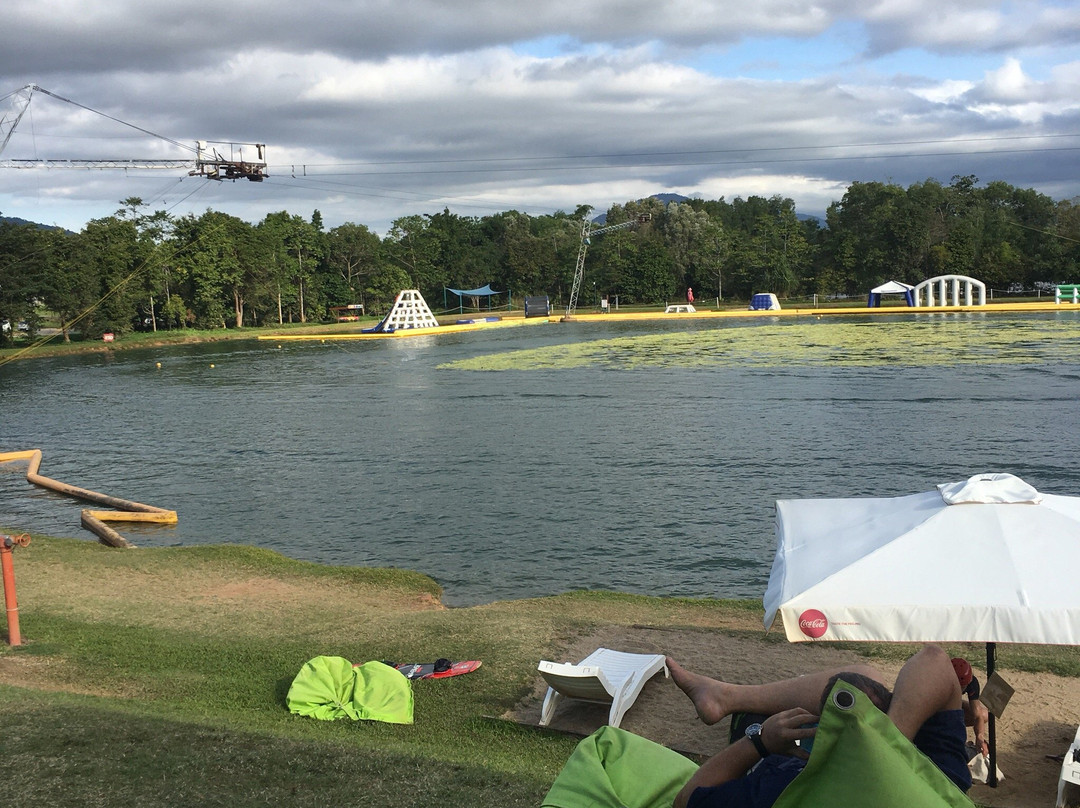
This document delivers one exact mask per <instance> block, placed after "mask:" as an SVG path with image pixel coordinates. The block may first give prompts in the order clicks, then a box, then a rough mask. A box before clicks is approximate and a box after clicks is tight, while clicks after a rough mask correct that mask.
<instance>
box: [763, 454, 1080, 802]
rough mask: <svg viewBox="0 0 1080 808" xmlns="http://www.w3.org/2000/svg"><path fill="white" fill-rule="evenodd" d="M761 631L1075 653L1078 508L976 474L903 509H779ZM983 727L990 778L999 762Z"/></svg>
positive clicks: (908, 500) (893, 500) (806, 637)
mask: <svg viewBox="0 0 1080 808" xmlns="http://www.w3.org/2000/svg"><path fill="white" fill-rule="evenodd" d="M776 534H777V549H776V557H775V558H774V559H773V566H772V573H771V575H770V577H769V585H768V588H767V589H766V591H765V598H764V605H765V626H766V628H768V627H770V626H771V625H772V623H773V621H774V620H775V618H776V615H777V613H779V614H780V615H781V617H782V619H783V623H784V630H785V632H786V634H787V638H788V640H789V641H791V642H804V641H825V640H869V641H880V642H984V643H986V647H987V675H989V674H992V673H993V671H994V644H995V643H998V642H1009V643H1039V644H1050V645H1078V644H1080V587H1078V586H1077V585H1076V571H1077V570H1080V497H1067V496H1054V495H1051V494H1040V493H1039V492H1038V491H1036V490H1035V489H1034V488H1033V487H1032V486H1030V485H1028V484H1027V483H1025V482H1024V481H1023V480H1021V479H1020V478H1018V477H1015V476H1013V475H1011V474H980V475H976V476H974V477H971V478H970V479H968V480H966V481H963V482H958V483H949V484H943V485H939V486H937V489H936V490H934V491H929V492H926V493H922V494H912V495H909V496H901V497H882V498H878V497H866V498H852V499H792V500H779V501H777V503H776ZM994 740H995V738H994V717H993V715H991V716H990V737H989V743H990V773H991V785H994V784H995V782H994V779H996V778H995V773H996V768H995V766H996V750H995V748H994V746H995V745H994Z"/></svg>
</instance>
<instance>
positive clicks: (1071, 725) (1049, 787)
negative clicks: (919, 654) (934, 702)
mask: <svg viewBox="0 0 1080 808" xmlns="http://www.w3.org/2000/svg"><path fill="white" fill-rule="evenodd" d="M600 646H602V647H606V648H614V649H617V650H620V651H630V652H634V653H656V654H668V655H670V656H672V657H673V658H674V659H676V660H678V661H679V662H680V663H682V664H683V665H684V666H685V667H687V668H689V669H690V670H694V671H697V672H700V673H705V674H708V675H710V676H714V677H718V678H726V679H727V680H728V681H733V682H745V683H750V682H761V681H769V680H773V679H780V678H786V677H789V676H798V675H800V674H802V673H805V672H807V671H811V670H817V669H821V668H827V667H833V666H836V665H843V664H846V663H848V662H856V661H863V662H864V661H865V660H862V659H861V658H860V657H857V656H856V655H855V654H853V653H851V652H848V651H844V650H840V649H836V648H832V647H830V646H827V645H824V644H809V643H807V644H797V645H789V644H787V643H775V642H771V641H763V640H762V639H760V638H752V637H738V636H728V635H724V634H721V633H719V632H715V631H698V630H680V629H653V628H633V627H631V628H613V629H605V630H604V632H603V633H602V634H594V635H591V636H587V637H582V638H580V639H578V640H576V641H575V642H574V643H573V644H572V645H571V647H570V648H568V649H567V652H566V655H565V658H564V659H559V660H554V661H559V662H565V661H574V662H576V661H578V660H580V659H582V658H584V657H585V656H587V655H588V654H589V653H591V652H592V651H593V650H595V649H596V648H597V647H600ZM913 650H914V649H913ZM875 665H876V666H877V667H878V668H880V669H881V670H883V671H884V672H885V673H886V674H887V675H888V676H889V677H890V678H892V677H895V675H896V673H897V672H898V671H899V668H900V664H899V663H896V664H878V663H875ZM1001 673H1002V675H1003V676H1004V677H1005V678H1006V680H1007V681H1008V682H1009V684H1011V685H1012V686H1013V687H1014V688H1015V689H1016V694H1015V695H1014V696H1013V698H1012V701H1011V702H1010V703H1009V706H1008V709H1007V710H1006V711H1005V713H1004V715H1003V716H1002V717H1001V718H1000V719H999V720H998V722H997V752H998V768H999V769H1001V771H1002V773H1003V774H1004V775H1005V780H1004V781H1003V782H1001V783H1000V784H999V785H998V787H997V788H996V789H991V788H989V787H987V786H985V785H975V786H974V787H973V788H972V790H971V792H970V796H971V797H972V799H974V800H975V801H976V802H977V803H979V804H982V805H987V806H994V808H998V807H999V806H1000V807H1004V806H1011V807H1012V808H1037V807H1038V808H1041V806H1047V805H1053V804H1054V799H1055V796H1056V794H1057V781H1058V775H1059V774H1060V770H1061V762H1060V759H1058V760H1054V759H1052V757H1053V756H1060V755H1062V754H1063V753H1064V752H1065V751H1066V750H1067V749H1068V747H1069V744H1070V743H1071V741H1072V739H1073V736H1074V735H1075V733H1076V728H1077V725H1078V724H1080V680H1076V679H1068V678H1063V677H1059V676H1054V675H1052V674H1027V673H1017V672H1010V671H1001ZM545 690H546V685H545V683H544V681H543V679H541V678H540V677H539V676H537V677H536V681H535V684H534V687H533V690H532V692H531V693H530V694H529V695H528V697H527V698H526V699H525V700H523V702H522V703H521V704H519V705H518V707H517V708H516V709H515V710H513V711H512V712H510V713H508V714H507V715H506V716H505V717H506V718H509V719H512V720H514V721H519V722H522V723H527V724H537V723H538V722H539V720H540V706H541V703H542V702H543V698H544V693H545ZM606 721H607V709H606V708H605V707H603V706H601V705H592V704H586V703H583V702H563V704H561V705H560V707H559V708H558V709H557V710H556V713H555V718H554V720H553V721H552V723H551V727H552V728H553V729H557V730H561V731H565V732H570V733H574V734H580V735H583V736H584V735H587V734H589V733H591V732H593V731H594V730H596V729H597V728H599V727H600V726H602V725H603V724H605V723H606ZM622 728H623V729H626V730H628V731H630V732H633V733H636V734H638V735H641V736H643V737H646V738H649V739H650V740H653V741H656V742H657V743H661V744H664V745H665V746H669V747H671V748H673V749H678V750H679V751H682V752H684V753H687V754H690V755H693V756H708V755H711V754H714V753H716V752H717V751H719V750H720V749H722V748H723V747H724V746H726V744H727V737H728V730H729V722H728V720H727V719H725V720H724V721H721V722H720V723H719V724H717V725H714V726H711V727H707V726H705V725H704V724H702V723H701V722H700V721H699V720H698V718H697V715H696V713H695V712H694V708H693V706H692V705H691V704H690V701H689V700H688V699H687V698H686V697H685V696H684V695H683V693H682V692H681V691H680V690H679V689H678V688H677V687H676V686H675V685H674V684H673V683H672V682H670V681H668V680H665V679H664V677H663V674H658V675H657V676H656V677H655V678H654V679H653V680H652V681H650V682H649V683H648V684H647V685H646V686H645V688H644V690H643V691H642V693H641V696H640V697H639V698H638V700H637V702H636V703H635V705H634V707H633V708H631V709H630V711H629V712H628V713H627V714H626V716H625V718H624V719H623V722H622Z"/></svg>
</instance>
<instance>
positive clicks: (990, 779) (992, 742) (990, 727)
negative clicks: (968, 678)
mask: <svg viewBox="0 0 1080 808" xmlns="http://www.w3.org/2000/svg"><path fill="white" fill-rule="evenodd" d="M995 650H996V648H995V645H994V643H992V642H988V643H987V644H986V679H987V681H989V680H990V677H991V676H993V675H994V652H995ZM995 720H996V719H995V717H994V714H993V713H990V720H989V723H988V724H987V736H988V737H987V739H986V744H987V746H989V747H990V766H989V768H990V771H989V772H987V774H986V784H987V785H988V786H990V788H997V784H998V783H997V733H996V732H995V729H996V728H995V726H994V722H995Z"/></svg>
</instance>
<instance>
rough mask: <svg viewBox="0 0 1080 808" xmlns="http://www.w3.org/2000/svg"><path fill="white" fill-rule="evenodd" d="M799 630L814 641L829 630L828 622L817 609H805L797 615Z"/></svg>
mask: <svg viewBox="0 0 1080 808" xmlns="http://www.w3.org/2000/svg"><path fill="white" fill-rule="evenodd" d="M799 630H800V631H802V633H803V634H805V635H806V636H807V637H810V638H811V639H814V640H816V639H818V638H819V637H821V636H822V635H824V634H825V632H826V631H828V630H829V620H828V618H826V617H825V615H824V614H823V613H822V612H819V611H818V610H817V609H807V610H806V611H805V612H803V613H802V614H800V615H799Z"/></svg>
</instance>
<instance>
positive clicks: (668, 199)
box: [593, 194, 690, 224]
mask: <svg viewBox="0 0 1080 808" xmlns="http://www.w3.org/2000/svg"><path fill="white" fill-rule="evenodd" d="M648 199H659V200H660V201H661V202H663V203H664V207H667V206H668V205H670V204H671V203H672V202H680V203H681V202H689V201H690V197H688V196H683V195H682V194H653V195H652V196H649V197H648ZM640 201H641V200H640V199H639V200H638V202H640ZM593 222H595V223H596V224H605V223H606V222H607V211H604V212H603V213H601V214H600V215H598V216H596V217H595V218H594V219H593Z"/></svg>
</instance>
